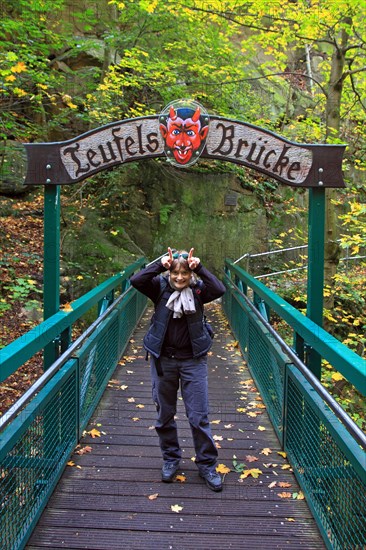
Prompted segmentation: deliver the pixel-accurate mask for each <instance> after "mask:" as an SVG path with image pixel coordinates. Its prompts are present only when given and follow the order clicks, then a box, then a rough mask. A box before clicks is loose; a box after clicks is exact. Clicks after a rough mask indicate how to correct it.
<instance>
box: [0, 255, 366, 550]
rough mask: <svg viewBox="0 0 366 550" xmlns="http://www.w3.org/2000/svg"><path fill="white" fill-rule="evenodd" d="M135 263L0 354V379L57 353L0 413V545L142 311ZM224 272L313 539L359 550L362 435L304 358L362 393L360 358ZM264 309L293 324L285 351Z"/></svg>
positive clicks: (32, 514)
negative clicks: (313, 525)
mask: <svg viewBox="0 0 366 550" xmlns="http://www.w3.org/2000/svg"><path fill="white" fill-rule="evenodd" d="M144 265H145V259H144V258H141V259H140V260H139V261H137V262H136V263H135V264H132V265H131V266H128V267H127V268H126V269H125V270H124V271H123V272H122V273H121V274H119V275H116V276H115V277H112V278H111V279H109V280H108V281H106V282H105V283H103V284H101V285H99V286H98V287H97V288H96V289H94V290H92V291H91V292H89V293H87V294H86V295H85V296H83V297H81V298H79V299H78V300H75V301H74V302H73V303H72V310H71V311H67V312H65V311H59V312H58V313H56V314H55V315H53V316H51V317H50V318H49V319H47V321H45V322H43V323H41V324H40V325H39V326H38V327H36V328H35V329H33V330H31V331H30V332H28V333H27V334H25V335H24V336H22V337H21V338H19V339H18V340H16V341H15V342H13V343H12V344H10V345H9V346H7V347H6V348H4V349H3V350H0V380H4V379H5V378H6V377H8V376H9V375H10V374H12V373H13V372H15V371H16V370H17V369H18V368H19V367H20V366H21V365H23V364H24V363H25V362H26V361H27V360H28V359H30V358H31V357H32V356H33V355H34V354H36V353H38V352H39V351H41V350H44V349H45V348H48V349H50V346H51V345H52V348H53V350H56V352H57V353H56V357H57V358H56V360H55V361H54V362H53V363H52V365H50V366H48V365H46V367H48V368H47V370H46V371H45V372H44V374H43V375H42V376H41V377H40V379H39V380H37V382H36V383H35V384H34V385H33V386H32V387H31V388H30V389H29V390H28V391H27V392H26V393H25V394H24V395H23V397H22V398H21V399H19V401H18V402H17V403H16V404H15V405H14V406H13V407H11V408H10V409H9V411H8V412H7V413H6V414H5V415H4V416H3V417H1V418H0V477H1V483H0V492H1V509H0V518H1V534H0V547H1V549H4V550H18V549H21V548H23V547H24V545H25V544H26V541H27V540H28V538H29V536H30V534H31V532H32V530H33V528H34V526H35V525H36V523H37V521H38V519H39V517H40V515H41V513H42V510H43V508H44V507H45V505H46V504H47V501H48V499H49V497H50V496H51V494H52V492H53V490H54V487H55V485H56V483H57V481H58V479H59V478H60V476H61V474H62V471H63V469H64V467H65V465H66V463H67V461H68V460H69V457H70V455H71V453H72V452H73V450H74V448H75V446H76V445H77V443H78V441H79V439H80V437H81V435H82V432H83V430H84V429H85V427H86V426H87V423H88V421H89V419H90V417H91V415H92V413H93V411H94V410H95V408H96V406H97V404H98V402H99V399H100V397H101V395H102V393H103V391H104V389H105V387H106V385H107V382H108V380H109V379H110V376H111V375H112V373H113V371H114V369H115V367H116V365H117V363H118V360H119V358H120V356H121V355H122V353H123V351H124V349H125V348H126V345H127V343H128V341H129V338H130V336H131V334H132V332H133V330H134V328H135V326H136V324H137V322H138V320H139V318H140V316H141V315H142V313H143V311H144V309H145V307H146V302H147V300H146V298H145V297H144V296H143V295H142V294H140V293H139V292H137V291H135V290H134V289H133V288H132V287H131V286H130V284H129V277H130V276H131V275H132V273H134V272H135V271H137V270H138V269H140V268H141V267H143V266H144ZM225 269H226V272H225V278H224V282H225V284H226V286H227V292H226V294H225V296H224V299H223V306H224V310H225V312H226V315H227V317H228V319H229V321H230V324H231V327H232V330H233V333H234V334H235V337H236V338H237V339H238V341H239V343H240V347H241V350H242V352H243V354H244V357H245V358H246V360H247V362H248V366H249V369H250V371H251V373H252V375H253V378H254V379H255V381H256V384H257V386H258V388H259V390H260V392H261V394H262V398H263V400H264V402H265V404H266V406H267V410H268V413H269V416H270V418H271V420H272V423H273V425H274V428H275V430H276V433H277V435H278V437H279V439H280V441H281V444H282V446H283V448H284V449H285V450H286V452H287V455H288V458H289V461H290V463H291V465H292V467H293V470H294V472H295V474H296V476H297V478H298V480H299V483H300V485H301V487H302V489H303V491H304V493H305V495H306V497H307V502H308V504H309V507H310V508H311V510H312V512H313V514H314V517H315V519H316V521H317V522H318V525H319V529H320V531H321V533H322V535H323V538H324V540H325V542H326V544H327V546H328V548H332V549H334V550H344V549H347V550H361V549H363V548H365V546H366V519H365V518H366V452H365V450H366V437H365V435H364V434H363V432H362V431H361V430H360V429H359V428H358V427H357V426H356V425H355V424H354V423H353V422H352V421H351V419H350V418H349V417H348V415H346V413H345V412H344V411H343V409H342V408H341V407H340V406H339V405H338V404H337V403H336V402H335V401H334V399H333V398H332V397H331V396H330V395H329V393H328V392H326V390H325V389H324V387H323V386H322V384H321V380H319V379H318V378H317V377H316V376H315V374H317V372H318V370H317V369H314V372H312V358H313V357H314V356H316V357H319V356H320V357H321V358H323V359H325V360H327V361H328V362H329V363H330V364H331V365H332V366H333V367H334V368H335V369H336V370H338V371H339V372H341V373H342V374H343V376H345V378H347V379H348V380H349V381H350V382H351V383H352V384H353V385H354V387H355V388H357V389H358V390H359V391H360V392H362V393H365V384H366V370H365V369H366V363H365V361H363V360H362V359H361V358H360V357H359V356H358V355H356V354H355V353H353V352H352V351H350V350H349V349H348V348H346V347H345V346H343V345H342V344H341V343H340V342H338V341H337V340H336V339H335V338H333V337H332V336H330V335H329V334H328V333H326V332H325V331H324V330H322V329H321V328H320V327H319V326H318V325H316V324H315V323H314V322H312V321H311V320H310V319H308V318H306V317H305V316H304V315H302V314H301V313H300V312H298V311H297V310H296V309H295V308H293V307H292V306H290V305H289V304H288V303H287V302H285V301H284V300H282V299H281V298H280V297H279V296H277V295H276V294H274V293H273V292H271V291H270V290H269V289H268V288H266V287H265V286H264V285H263V284H262V283H260V282H259V281H258V280H256V279H254V278H253V277H251V276H250V275H249V274H248V273H246V272H245V271H243V270H242V269H241V268H239V267H238V266H236V265H235V264H234V263H232V262H229V261H227V262H226V266H225ZM96 306H97V309H98V313H97V318H96V320H95V321H94V322H93V323H92V324H91V325H90V326H89V327H88V328H87V329H86V331H85V332H84V333H83V334H82V335H81V336H79V337H78V338H76V339H75V340H74V341H72V338H71V334H72V327H73V325H74V323H75V322H76V321H78V320H79V319H80V318H81V317H82V316H83V315H84V314H85V313H87V312H88V311H94V310H95V309H96ZM272 311H273V312H275V313H276V315H277V316H278V317H280V318H281V319H283V320H284V321H285V322H286V323H287V325H288V327H289V329H290V330H291V331H292V332H293V346H292V347H290V346H289V345H288V344H287V343H286V342H284V341H283V339H282V338H281V337H280V336H279V335H278V334H277V332H276V331H275V330H274V329H273V327H272V326H271V324H270V322H269V319H270V317H271V312H272ZM53 355H55V353H54V352H53ZM317 363H318V361H317Z"/></svg>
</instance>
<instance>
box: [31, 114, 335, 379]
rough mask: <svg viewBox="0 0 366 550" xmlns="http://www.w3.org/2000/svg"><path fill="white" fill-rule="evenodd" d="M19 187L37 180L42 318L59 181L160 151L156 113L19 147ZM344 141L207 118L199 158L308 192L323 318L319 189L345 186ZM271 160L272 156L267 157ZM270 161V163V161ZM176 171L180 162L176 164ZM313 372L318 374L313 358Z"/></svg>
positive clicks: (47, 310) (52, 267)
mask: <svg viewBox="0 0 366 550" xmlns="http://www.w3.org/2000/svg"><path fill="white" fill-rule="evenodd" d="M24 147H25V149H26V153H27V157H28V172H27V175H26V178H25V184H26V185H44V187H45V192H44V319H47V318H49V317H50V316H51V315H53V314H54V313H56V312H57V311H59V308H60V186H61V185H64V184H71V183H74V182H78V181H82V180H83V179H86V178H88V177H89V176H91V175H93V174H95V173H97V172H99V171H102V170H105V169H109V168H111V167H113V166H116V165H119V164H123V163H127V162H131V161H137V160H144V159H148V158H157V157H163V156H164V143H163V140H162V137H161V135H160V133H159V115H151V116H147V117H138V118H135V119H127V120H123V121H118V122H115V123H112V124H107V125H106V126H103V127H101V128H97V129H95V130H91V131H89V132H86V133H85V134H82V135H80V136H78V137H76V138H74V139H72V140H68V141H65V142H57V143H28V144H24ZM345 147H346V146H345V145H328V144H298V143H295V142H291V141H289V140H287V139H285V138H283V137H281V136H278V135H277V134H275V133H273V132H270V131H268V130H265V129H263V128H259V127H256V126H254V125H251V124H247V123H243V122H240V121H236V120H232V119H227V118H224V117H217V116H210V130H209V134H208V138H207V142H206V145H205V148H204V150H203V152H202V157H204V158H211V159H219V160H223V161H227V162H234V163H237V164H241V165H243V166H247V167H250V168H252V169H254V170H255V171H257V172H261V173H264V174H266V175H268V176H270V177H272V178H274V179H276V180H278V181H279V182H281V183H285V184H287V185H291V186H294V187H307V188H308V189H309V213H308V243H309V244H308V256H309V267H308V281H307V317H309V318H310V319H311V320H312V321H314V322H315V323H316V324H318V325H319V326H320V327H321V326H322V323H323V287H324V245H325V206H326V202H325V201H326V198H325V189H326V188H327V187H333V188H334V187H345V183H344V180H343V176H342V157H343V153H344V150H345ZM271 157H274V158H273V159H272V160H271V161H270V160H269V159H270V158H271ZM271 163H272V164H271ZM182 168H184V166H182ZM57 347H58V346H57V343H56V342H54V343H51V344H49V345H48V346H47V348H46V349H45V368H48V366H50V365H51V364H52V363H53V362H54V361H55V360H56V359H57V356H58V355H57ZM312 363H313V368H312V370H313V372H314V373H315V374H316V375H317V376H318V377H319V376H320V368H321V365H320V357H319V356H317V354H314V358H313V361H312Z"/></svg>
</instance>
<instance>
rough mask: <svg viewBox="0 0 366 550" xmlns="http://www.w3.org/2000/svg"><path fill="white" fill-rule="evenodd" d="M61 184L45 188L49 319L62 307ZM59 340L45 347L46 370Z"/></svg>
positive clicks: (46, 305) (45, 287)
mask: <svg viewBox="0 0 366 550" xmlns="http://www.w3.org/2000/svg"><path fill="white" fill-rule="evenodd" d="M60 213H61V207H60V186H59V185H45V188H44V250H43V253H44V264H43V304H44V305H43V307H44V311H43V317H44V319H45V320H46V319H48V318H49V317H51V316H52V315H54V314H55V313H57V312H58V311H59V309H60ZM58 350H59V341H58V340H54V341H53V342H51V343H49V344H48V345H47V346H45V349H44V360H43V365H44V370H46V369H48V367H49V366H50V365H52V363H53V362H54V361H55V360H56V359H57V357H58V355H59V351H58Z"/></svg>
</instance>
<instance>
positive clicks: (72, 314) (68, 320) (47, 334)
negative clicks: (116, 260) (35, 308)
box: [0, 257, 146, 382]
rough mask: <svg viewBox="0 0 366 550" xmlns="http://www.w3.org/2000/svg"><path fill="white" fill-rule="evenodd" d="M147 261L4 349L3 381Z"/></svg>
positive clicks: (1, 352)
mask: <svg viewBox="0 0 366 550" xmlns="http://www.w3.org/2000/svg"><path fill="white" fill-rule="evenodd" d="M145 263H146V259H145V258H143V257H142V258H139V259H138V260H137V261H136V262H134V263H133V264H131V265H129V266H127V267H126V268H125V269H124V270H123V271H121V272H120V273H118V274H117V275H114V276H113V277H111V278H109V279H108V280H107V281H104V282H103V283H102V284H100V285H99V286H97V287H96V288H94V289H92V290H90V291H89V292H87V293H86V294H85V295H83V296H81V297H80V298H77V299H76V300H75V301H73V302H72V310H70V311H63V310H60V311H58V312H57V313H55V314H54V315H52V316H51V317H49V318H48V319H46V320H45V321H43V322H42V323H40V324H39V325H37V326H36V327H34V328H33V329H31V330H30V331H28V332H27V333H25V334H23V335H22V336H20V337H19V338H17V339H16V340H14V342H12V343H10V344H8V345H7V346H5V347H4V348H3V349H1V350H0V382H1V381H3V380H5V379H6V378H7V377H8V376H10V375H11V374H13V373H14V372H15V371H16V370H17V369H18V368H19V367H20V366H22V365H23V364H24V363H25V362H26V361H28V359H30V358H31V357H33V355H35V354H36V353H37V352H38V351H40V350H41V349H43V348H44V347H45V346H46V345H47V344H48V343H49V342H52V340H54V339H55V338H57V337H58V336H59V335H60V334H61V333H62V332H63V331H64V330H66V329H68V328H69V327H70V326H71V325H72V324H73V323H74V322H75V321H77V320H78V319H80V317H81V316H82V315H83V314H84V313H86V312H87V311H88V310H89V309H90V308H92V307H93V306H94V305H95V304H97V303H98V302H99V301H100V300H101V299H102V298H104V297H105V296H106V295H107V294H108V293H109V292H110V291H112V290H113V289H115V288H116V287H117V286H118V285H119V284H122V283H123V282H124V281H127V280H128V279H129V277H130V276H131V275H132V274H133V273H134V272H135V271H136V270H137V269H139V268H141V267H142V266H143V265H145Z"/></svg>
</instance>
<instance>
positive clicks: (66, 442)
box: [0, 361, 77, 550]
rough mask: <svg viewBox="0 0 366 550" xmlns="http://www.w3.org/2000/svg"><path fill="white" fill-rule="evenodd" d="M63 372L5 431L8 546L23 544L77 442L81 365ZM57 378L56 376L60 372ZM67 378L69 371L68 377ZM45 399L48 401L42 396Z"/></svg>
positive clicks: (2, 541) (4, 543) (1, 462)
mask: <svg viewBox="0 0 366 550" xmlns="http://www.w3.org/2000/svg"><path fill="white" fill-rule="evenodd" d="M72 363H73V364H74V368H73V371H72V373H71V375H70V376H68V377H67V379H66V380H64V381H63V380H62V375H61V373H58V375H57V378H59V379H60V380H59V381H58V382H57V383H55V382H56V380H54V381H53V390H51V391H50V388H49V386H46V387H45V388H43V390H41V392H40V394H39V395H38V396H37V398H36V399H35V401H36V400H37V401H38V402H39V404H38V405H37V406H36V407H35V403H34V402H32V403H30V404H29V406H28V407H26V408H25V409H24V411H23V412H22V413H21V414H20V415H19V417H18V418H17V419H16V420H15V421H14V423H13V424H12V425H10V426H9V427H8V428H7V430H6V431H5V433H4V434H3V435H2V437H1V441H2V442H4V446H3V450H2V453H1V457H0V476H1V510H0V517H1V535H0V547H1V548H2V549H4V550H12V549H16V548H19V546H20V545H21V542H22V540H23V538H24V536H25V535H26V533H27V532H28V530H29V529H30V527H31V526H32V525H33V524H34V522H35V521H36V519H37V518H38V515H39V513H40V510H41V507H42V503H43V502H44V500H45V497H46V496H47V497H48V495H49V494H50V491H52V489H53V487H54V485H55V483H56V482H57V479H58V477H59V475H60V473H61V471H62V469H63V467H64V464H65V460H66V459H67V457H68V456H69V455H70V453H71V451H72V449H73V448H74V447H75V445H76V441H77V440H76V434H77V431H76V369H75V361H73V362H72ZM55 378H56V377H55ZM63 378H64V379H65V376H64V377H63ZM42 399H44V401H42Z"/></svg>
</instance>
